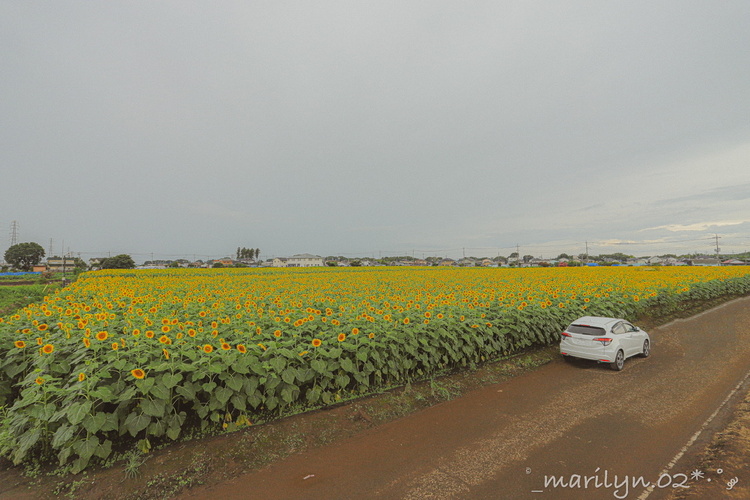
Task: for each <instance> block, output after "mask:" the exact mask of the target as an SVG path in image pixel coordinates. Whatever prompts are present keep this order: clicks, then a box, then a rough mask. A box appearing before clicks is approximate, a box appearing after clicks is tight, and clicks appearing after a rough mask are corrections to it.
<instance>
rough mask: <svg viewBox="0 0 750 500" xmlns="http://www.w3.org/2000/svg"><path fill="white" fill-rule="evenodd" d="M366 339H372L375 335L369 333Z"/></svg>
mask: <svg viewBox="0 0 750 500" xmlns="http://www.w3.org/2000/svg"><path fill="white" fill-rule="evenodd" d="M367 338H370V339H374V338H375V334H374V333H370V334H368V335H367Z"/></svg>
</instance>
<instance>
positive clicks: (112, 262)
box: [101, 253, 135, 269]
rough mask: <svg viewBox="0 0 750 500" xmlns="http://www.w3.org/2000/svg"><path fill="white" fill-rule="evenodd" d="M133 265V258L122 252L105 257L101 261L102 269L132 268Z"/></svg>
mask: <svg viewBox="0 0 750 500" xmlns="http://www.w3.org/2000/svg"><path fill="white" fill-rule="evenodd" d="M134 267H135V262H134V261H133V258H132V257H130V255H127V254H124V253H123V254H120V255H115V256H114V257H107V258H106V259H104V260H102V262H101V268H102V269H133V268H134Z"/></svg>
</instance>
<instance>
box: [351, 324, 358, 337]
mask: <svg viewBox="0 0 750 500" xmlns="http://www.w3.org/2000/svg"><path fill="white" fill-rule="evenodd" d="M358 334H359V328H357V327H356V326H355V327H354V328H352V335H358Z"/></svg>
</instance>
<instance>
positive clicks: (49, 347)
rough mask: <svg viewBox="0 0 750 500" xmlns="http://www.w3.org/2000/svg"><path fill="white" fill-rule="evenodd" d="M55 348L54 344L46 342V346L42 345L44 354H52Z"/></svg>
mask: <svg viewBox="0 0 750 500" xmlns="http://www.w3.org/2000/svg"><path fill="white" fill-rule="evenodd" d="M54 350H55V346H53V345H52V344H45V346H44V347H42V352H43V353H44V354H52V353H53V352H54Z"/></svg>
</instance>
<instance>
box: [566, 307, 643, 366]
mask: <svg viewBox="0 0 750 500" xmlns="http://www.w3.org/2000/svg"><path fill="white" fill-rule="evenodd" d="M561 336H562V339H561V340H560V354H562V355H563V356H564V358H565V360H566V361H568V360H570V359H571V358H582V359H591V360H594V361H598V362H600V363H609V364H610V366H611V367H612V369H613V370H617V371H620V370H622V368H623V366H624V364H625V360H626V359H627V358H629V357H631V356H637V355H640V356H643V357H644V358H646V357H648V355H649V354H651V337H650V336H649V335H648V333H646V332H645V331H643V330H641V329H640V328H638V327H637V326H634V325H633V324H631V323H628V322H627V321H625V320H624V319H617V318H602V317H597V316H584V317H582V318H578V319H577V320H575V321H574V322H573V323H571V324H570V326H569V327H568V328H566V329H565V331H564V332H562V333H561Z"/></svg>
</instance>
